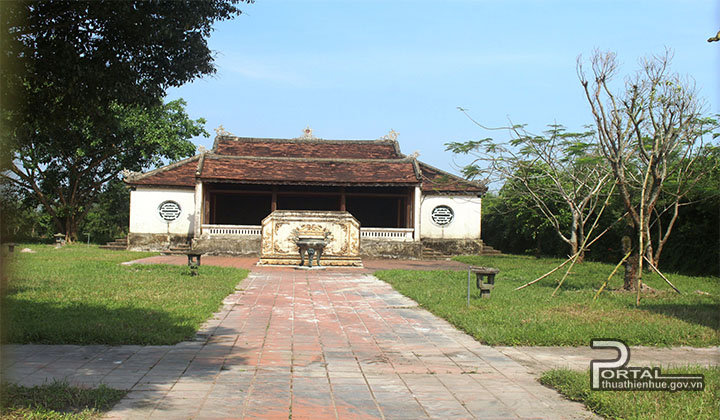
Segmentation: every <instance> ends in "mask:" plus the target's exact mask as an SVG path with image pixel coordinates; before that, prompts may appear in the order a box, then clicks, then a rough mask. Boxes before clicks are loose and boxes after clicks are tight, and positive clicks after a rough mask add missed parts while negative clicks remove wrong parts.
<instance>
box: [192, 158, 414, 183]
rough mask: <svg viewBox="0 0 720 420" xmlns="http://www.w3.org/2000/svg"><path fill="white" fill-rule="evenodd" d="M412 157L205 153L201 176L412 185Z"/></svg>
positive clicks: (238, 179) (295, 181)
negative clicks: (234, 155) (260, 155)
mask: <svg viewBox="0 0 720 420" xmlns="http://www.w3.org/2000/svg"><path fill="white" fill-rule="evenodd" d="M413 166H414V165H413V162H412V160H411V159H300V158H256V157H229V156H218V155H208V156H207V158H206V159H205V162H204V164H203V169H202V175H201V179H203V180H207V181H237V182H247V183H275V184H281V183H287V184H324V185H380V184H382V185H415V184H417V183H418V179H417V176H416V175H415V169H414V167H413Z"/></svg>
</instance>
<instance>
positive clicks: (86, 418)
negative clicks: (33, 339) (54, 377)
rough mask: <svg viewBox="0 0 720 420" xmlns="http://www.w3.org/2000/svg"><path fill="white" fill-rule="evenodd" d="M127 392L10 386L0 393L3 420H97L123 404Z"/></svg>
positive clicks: (58, 384)
mask: <svg viewBox="0 0 720 420" xmlns="http://www.w3.org/2000/svg"><path fill="white" fill-rule="evenodd" d="M125 394H127V391H120V390H117V389H112V388H107V387H105V386H104V385H101V386H100V387H98V388H96V389H84V388H75V387H71V386H68V385H67V384H66V383H62V382H55V383H52V384H48V385H42V386H35V387H32V388H27V387H23V386H18V385H13V384H7V385H3V387H2V392H1V393H0V420H19V419H44V420H94V419H99V418H101V416H102V415H103V412H105V411H107V410H109V409H110V408H112V406H113V405H115V404H116V403H117V402H118V401H120V400H121V399H122V398H123V397H124V396H125Z"/></svg>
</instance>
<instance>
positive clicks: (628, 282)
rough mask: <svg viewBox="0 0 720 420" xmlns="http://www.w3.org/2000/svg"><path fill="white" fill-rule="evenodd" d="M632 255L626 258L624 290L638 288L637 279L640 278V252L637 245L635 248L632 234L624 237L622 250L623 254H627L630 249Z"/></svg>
mask: <svg viewBox="0 0 720 420" xmlns="http://www.w3.org/2000/svg"><path fill="white" fill-rule="evenodd" d="M631 249H632V250H633V251H632V253H630V256H629V257H628V258H627V259H626V260H625V263H624V264H623V265H624V266H625V276H624V277H623V289H624V290H636V286H637V279H638V262H639V261H640V259H639V254H638V251H637V247H635V248H633V240H632V236H629V235H626V236H623V238H622V250H623V254H624V255H627V253H628V252H630V250H631Z"/></svg>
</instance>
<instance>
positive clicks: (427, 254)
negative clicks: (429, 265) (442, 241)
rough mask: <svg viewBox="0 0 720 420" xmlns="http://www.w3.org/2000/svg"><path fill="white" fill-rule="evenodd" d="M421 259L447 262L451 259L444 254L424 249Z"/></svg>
mask: <svg viewBox="0 0 720 420" xmlns="http://www.w3.org/2000/svg"><path fill="white" fill-rule="evenodd" d="M421 257H422V259H424V260H446V259H449V258H450V256H449V255H445V254H443V253H442V252H440V251H438V250H436V249H432V248H423V250H422V254H421Z"/></svg>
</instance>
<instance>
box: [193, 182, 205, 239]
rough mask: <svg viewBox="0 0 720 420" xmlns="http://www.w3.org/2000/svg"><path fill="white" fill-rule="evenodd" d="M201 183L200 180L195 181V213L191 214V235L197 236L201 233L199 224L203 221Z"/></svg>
mask: <svg viewBox="0 0 720 420" xmlns="http://www.w3.org/2000/svg"><path fill="white" fill-rule="evenodd" d="M203 198H204V196H203V184H202V181H200V180H197V181H195V214H194V215H193V216H194V217H193V237H195V238H199V237H200V234H201V233H202V229H201V224H202V221H203V217H202V216H203V215H202V212H203Z"/></svg>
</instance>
